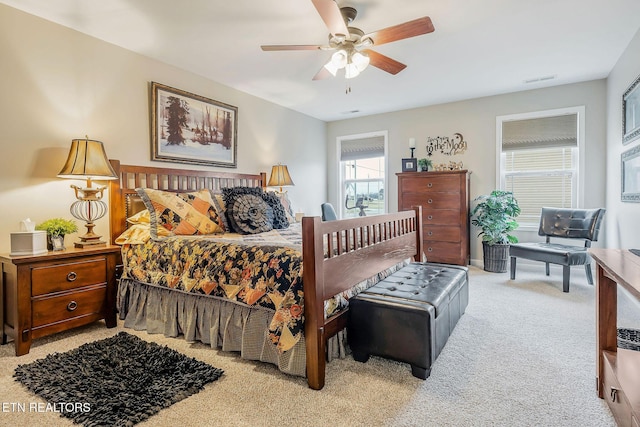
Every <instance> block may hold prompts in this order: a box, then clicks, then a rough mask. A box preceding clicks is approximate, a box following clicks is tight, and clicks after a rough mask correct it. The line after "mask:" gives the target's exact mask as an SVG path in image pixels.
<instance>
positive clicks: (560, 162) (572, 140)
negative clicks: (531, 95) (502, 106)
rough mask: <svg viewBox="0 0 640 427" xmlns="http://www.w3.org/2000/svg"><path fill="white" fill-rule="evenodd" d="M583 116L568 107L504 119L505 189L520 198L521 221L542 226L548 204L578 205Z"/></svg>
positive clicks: (501, 178) (502, 158)
mask: <svg viewBox="0 0 640 427" xmlns="http://www.w3.org/2000/svg"><path fill="white" fill-rule="evenodd" d="M581 109H582V111H584V108H583V107H581ZM532 116H533V117H532ZM582 116H583V115H581V114H579V113H578V111H576V109H566V110H554V111H552V112H541V113H534V114H532V115H530V116H529V117H526V116H525V117H523V116H522V115H518V116H503V117H499V118H498V139H499V153H500V159H499V165H500V167H499V188H500V189H502V190H506V191H511V192H513V194H514V196H515V198H516V199H517V200H518V203H519V205H520V208H521V209H522V212H521V214H520V216H519V217H518V222H519V223H520V225H521V226H523V227H527V226H530V227H538V225H539V223H540V211H541V209H542V207H544V206H549V207H557V208H577V207H578V203H579V199H580V198H579V197H578V194H579V193H578V189H579V165H580V157H579V156H580V150H579V146H580V144H579V141H580V139H581V138H580V134H581V132H580V126H579V119H580V117H582Z"/></svg>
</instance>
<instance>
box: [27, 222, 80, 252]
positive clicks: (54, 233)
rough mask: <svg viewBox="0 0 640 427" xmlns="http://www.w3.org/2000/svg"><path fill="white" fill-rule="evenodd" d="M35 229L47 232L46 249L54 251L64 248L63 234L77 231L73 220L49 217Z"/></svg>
mask: <svg viewBox="0 0 640 427" xmlns="http://www.w3.org/2000/svg"><path fill="white" fill-rule="evenodd" d="M36 230H43V231H46V232H47V249H49V250H54V251H62V250H64V236H65V235H66V234H70V233H75V232H76V231H78V226H77V225H76V223H75V222H74V221H71V220H68V219H64V218H51V219H48V220H46V221H44V222H42V223H40V224H38V225H36Z"/></svg>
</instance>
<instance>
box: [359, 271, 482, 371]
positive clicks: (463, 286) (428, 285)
mask: <svg viewBox="0 0 640 427" xmlns="http://www.w3.org/2000/svg"><path fill="white" fill-rule="evenodd" d="M468 303H469V278H468V269H467V268H466V267H461V266H455V265H448V264H435V263H412V264H410V265H408V266H406V267H404V268H402V269H400V270H398V271H396V272H395V273H393V274H391V275H390V276H389V277H387V278H386V279H384V280H381V281H380V282H378V283H377V284H376V285H374V286H372V287H370V288H369V289H367V290H366V291H363V292H361V293H359V294H358V295H356V296H355V297H353V298H351V299H350V300H349V321H348V334H347V335H348V339H349V347H351V351H352V352H353V358H354V359H355V360H357V361H359V362H366V361H367V360H368V359H369V356H371V355H376V356H381V357H386V358H389V359H394V360H398V361H400V362H405V363H409V364H411V372H412V374H413V376H415V377H418V378H421V379H426V378H427V377H428V376H429V375H430V373H431V365H432V364H433V363H434V362H435V360H436V358H437V357H438V355H439V354H440V352H441V351H442V348H443V347H444V345H445V343H446V342H447V340H448V339H449V335H451V332H452V331H453V328H454V327H455V326H456V324H457V323H458V320H459V319H460V317H461V316H462V314H464V311H465V309H466V307H467V304H468Z"/></svg>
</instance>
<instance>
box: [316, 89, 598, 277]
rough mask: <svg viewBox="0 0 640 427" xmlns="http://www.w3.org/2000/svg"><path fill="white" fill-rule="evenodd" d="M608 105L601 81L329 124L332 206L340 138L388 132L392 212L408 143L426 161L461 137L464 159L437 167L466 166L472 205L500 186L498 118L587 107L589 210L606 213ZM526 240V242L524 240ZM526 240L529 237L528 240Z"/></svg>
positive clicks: (478, 252)
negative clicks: (434, 146) (445, 142)
mask: <svg viewBox="0 0 640 427" xmlns="http://www.w3.org/2000/svg"><path fill="white" fill-rule="evenodd" d="M605 100H606V83H605V81H604V80H596V81H590V82H585V83H579V84H572V85H564V86H556V87H551V88H546V89H538V90H529V91H525V92H518V93H512V94H506V95H497V96H491V97H485V98H478V99H472V100H468V101H461V102H455V103H449V104H442V105H436V106H431V107H424V108H416V109H411V110H405V111H397V112H393V113H388V114H379V115H375V116H369V117H363V118H357V119H351V120H343V121H339V122H331V123H329V128H328V147H327V149H328V151H327V154H328V165H329V182H328V185H329V200H331V201H332V202H333V203H338V202H337V197H338V196H337V188H338V170H337V167H336V165H337V159H336V145H335V144H336V142H335V141H336V138H337V137H339V136H343V135H350V134H359V133H366V132H373V131H380V130H387V131H388V132H389V165H390V166H389V169H390V170H389V173H388V177H389V181H388V186H389V190H388V195H389V210H390V211H391V212H394V211H396V210H397V206H398V195H397V179H396V176H395V174H396V173H397V172H399V171H401V159H402V158H403V157H409V154H410V152H409V148H408V147H409V142H408V141H409V138H410V137H414V138H416V142H417V147H418V148H417V150H416V152H415V156H416V157H417V158H420V157H426V148H425V147H426V140H427V137H436V136H448V137H451V136H452V135H453V134H454V133H456V132H459V133H461V134H462V135H463V136H464V138H465V140H467V142H468V149H467V151H466V152H465V153H464V154H462V155H457V156H452V157H449V156H444V155H442V154H440V155H438V156H434V161H435V162H436V163H448V162H449V160H455V161H456V162H458V161H462V162H463V163H464V166H465V167H466V168H467V169H469V170H470V171H471V172H472V174H471V199H473V198H475V197H476V196H478V195H480V194H486V193H489V192H490V191H491V190H493V189H494V188H495V186H496V117H497V116H502V115H508V114H517V113H526V112H532V111H540V110H550V109H557V108H565V107H574V106H579V105H584V106H585V116H586V148H585V151H586V152H585V156H586V161H585V164H586V170H584V171H583V174H584V184H585V189H586V191H585V197H584V200H583V203H582V205H583V206H584V207H601V206H604V203H605V196H604V191H605V179H606V176H605V167H604V162H603V159H604V158H605V143H604V141H605V135H606V131H605V129H606V128H605V118H606V111H605ZM471 234H472V243H471V258H472V260H474V263H479V264H480V265H481V259H482V244H481V242H480V241H479V239H476V238H475V235H476V234H477V230H475V229H472V230H471ZM521 237H522V236H521ZM524 237H525V238H526V237H527V236H524Z"/></svg>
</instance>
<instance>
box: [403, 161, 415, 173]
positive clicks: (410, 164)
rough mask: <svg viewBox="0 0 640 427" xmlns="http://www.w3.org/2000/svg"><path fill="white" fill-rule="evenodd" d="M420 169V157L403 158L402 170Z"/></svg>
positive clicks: (412, 170) (413, 170)
mask: <svg viewBox="0 0 640 427" xmlns="http://www.w3.org/2000/svg"><path fill="white" fill-rule="evenodd" d="M417 171H418V159H415V158H410V159H402V172H417Z"/></svg>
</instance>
